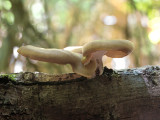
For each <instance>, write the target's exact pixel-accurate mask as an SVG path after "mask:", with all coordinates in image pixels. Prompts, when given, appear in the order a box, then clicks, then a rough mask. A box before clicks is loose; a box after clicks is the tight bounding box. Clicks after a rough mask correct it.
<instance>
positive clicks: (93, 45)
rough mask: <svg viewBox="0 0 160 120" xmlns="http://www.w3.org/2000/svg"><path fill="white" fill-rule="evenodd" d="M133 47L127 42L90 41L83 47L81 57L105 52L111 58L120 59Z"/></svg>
mask: <svg viewBox="0 0 160 120" xmlns="http://www.w3.org/2000/svg"><path fill="white" fill-rule="evenodd" d="M133 48H134V45H133V43H132V42H130V41H128V40H105V41H104V40H103V41H97V40H96V41H92V42H89V43H87V44H85V45H84V46H83V50H82V51H83V55H84V56H88V55H90V54H92V53H94V52H96V51H106V55H107V56H108V57H112V58H121V57H124V56H126V55H128V54H129V53H131V52H132V50H133Z"/></svg>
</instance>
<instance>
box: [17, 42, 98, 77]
mask: <svg viewBox="0 0 160 120" xmlns="http://www.w3.org/2000/svg"><path fill="white" fill-rule="evenodd" d="M18 53H19V54H21V55H23V56H25V57H28V58H31V59H34V60H39V61H44V62H51V63H57V64H70V65H71V66H72V69H73V71H74V72H75V73H77V74H80V75H82V76H85V77H88V78H91V77H94V76H95V71H96V61H95V60H90V63H89V64H87V65H83V64H82V62H81V59H82V57H83V56H82V54H80V53H74V52H71V51H67V50H61V49H45V48H39V47H34V46H31V45H27V46H22V47H20V48H19V49H18Z"/></svg>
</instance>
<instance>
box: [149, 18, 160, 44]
mask: <svg viewBox="0 0 160 120" xmlns="http://www.w3.org/2000/svg"><path fill="white" fill-rule="evenodd" d="M149 27H150V29H151V31H150V33H149V38H150V41H151V42H152V43H153V44H157V43H158V42H160V17H156V18H154V19H152V20H151V21H150V25H149Z"/></svg>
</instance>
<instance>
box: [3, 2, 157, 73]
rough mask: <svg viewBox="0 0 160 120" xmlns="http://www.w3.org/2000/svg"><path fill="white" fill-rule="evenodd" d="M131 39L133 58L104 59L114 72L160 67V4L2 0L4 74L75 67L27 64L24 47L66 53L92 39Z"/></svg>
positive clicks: (28, 60) (37, 62) (66, 69)
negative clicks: (22, 49) (68, 47)
mask: <svg viewBox="0 0 160 120" xmlns="http://www.w3.org/2000/svg"><path fill="white" fill-rule="evenodd" d="M108 39H109V40H112V39H113V40H114V39H128V40H130V41H132V42H133V43H134V44H135V50H134V51H133V53H132V54H131V55H129V56H127V57H124V58H119V59H111V58H107V57H103V62H104V65H105V66H107V67H109V68H113V69H124V68H133V67H139V66H144V65H159V64H160V0H0V73H12V72H21V71H39V72H47V73H54V74H60V73H66V72H71V71H72V70H71V67H70V66H69V65H57V64H51V63H45V62H39V61H35V60H30V59H27V58H25V57H23V56H21V55H19V54H18V53H17V49H18V48H19V47H20V46H22V45H27V44H30V45H34V46H38V47H44V48H60V49H61V48H64V47H67V46H76V45H83V44H84V43H86V42H89V41H92V40H108Z"/></svg>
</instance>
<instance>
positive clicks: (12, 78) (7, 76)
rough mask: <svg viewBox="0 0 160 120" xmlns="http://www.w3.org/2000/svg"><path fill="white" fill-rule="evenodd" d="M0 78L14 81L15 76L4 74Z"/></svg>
mask: <svg viewBox="0 0 160 120" xmlns="http://www.w3.org/2000/svg"><path fill="white" fill-rule="evenodd" d="M0 78H1V79H8V80H11V81H16V74H4V75H0Z"/></svg>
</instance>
